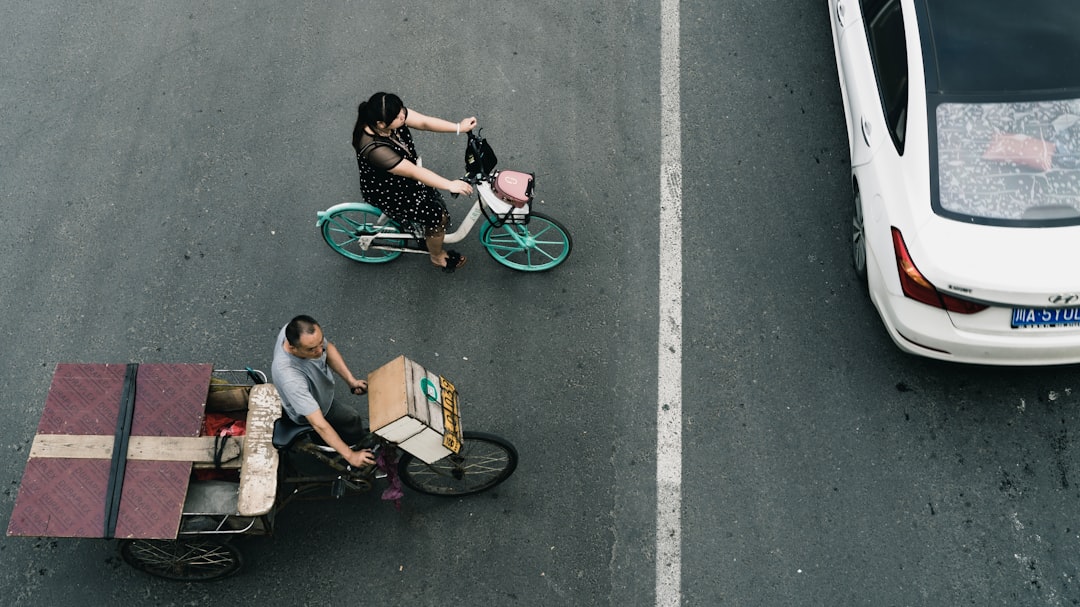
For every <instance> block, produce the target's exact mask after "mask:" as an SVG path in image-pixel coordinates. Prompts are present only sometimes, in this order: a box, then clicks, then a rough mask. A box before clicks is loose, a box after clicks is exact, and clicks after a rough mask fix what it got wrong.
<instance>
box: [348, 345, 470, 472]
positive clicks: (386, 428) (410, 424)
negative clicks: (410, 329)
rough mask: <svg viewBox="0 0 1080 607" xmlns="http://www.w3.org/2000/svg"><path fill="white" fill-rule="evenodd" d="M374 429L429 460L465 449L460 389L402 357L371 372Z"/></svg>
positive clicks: (369, 384)
mask: <svg viewBox="0 0 1080 607" xmlns="http://www.w3.org/2000/svg"><path fill="white" fill-rule="evenodd" d="M367 381H368V419H369V421H370V423H371V430H372V432H374V433H375V434H378V435H379V436H381V437H383V438H385V439H386V440H388V441H390V442H393V443H397V445H398V446H399V447H401V448H402V449H404V450H405V451H407V452H409V453H411V454H412V455H413V456H415V457H416V458H418V459H420V460H421V461H423V462H424V463H426V464H431V463H434V462H436V461H438V460H440V459H442V458H444V457H446V456H448V455H450V454H452V453H458V452H460V451H461V441H462V434H461V419H460V414H459V411H458V397H457V390H456V389H455V388H454V384H452V383H450V382H449V381H448V380H447V379H446V378H445V377H442V376H440V375H436V374H435V373H431V372H429V371H428V370H426V369H424V367H422V366H420V365H419V364H417V363H415V362H413V361H411V360H409V359H408V358H405V357H404V356H399V357H397V358H395V359H394V360H392V361H390V362H388V363H386V364H385V365H383V366H382V367H379V368H378V369H376V370H374V371H372V372H371V373H369V374H368V380H367Z"/></svg>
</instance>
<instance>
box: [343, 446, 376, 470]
mask: <svg viewBox="0 0 1080 607" xmlns="http://www.w3.org/2000/svg"><path fill="white" fill-rule="evenodd" d="M344 457H345V461H347V462H349V465H350V466H352V467H353V468H363V467H364V466H370V465H372V464H374V463H375V455H373V454H372V453H371V450H370V449H363V450H360V451H349V453H348V454H347V455H345V456H344Z"/></svg>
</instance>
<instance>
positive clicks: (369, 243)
mask: <svg viewBox="0 0 1080 607" xmlns="http://www.w3.org/2000/svg"><path fill="white" fill-rule="evenodd" d="M475 185H476V187H475V190H476V194H477V197H476V201H475V202H474V203H473V205H472V207H471V208H470V209H469V212H468V213H467V214H466V215H465V219H464V220H463V221H462V222H461V224H460V225H458V228H457V229H456V230H454V231H453V232H450V233H449V234H447V235H446V238H445V239H444V240H443V243H444V244H456V243H459V242H461V241H462V240H464V239H465V237H466V236H468V235H469V232H471V231H472V229H473V226H475V225H476V224H477V222H478V221H479V220H480V218H481V216H483V215H484V209H485V208H486V209H487V212H489V213H491V214H492V215H493V216H496V217H500V218H503V219H505V220H506V221H508V222H510V223H525V222H527V221H528V219H529V205H525V206H524V207H522V208H514V207H513V206H512V205H510V204H507V203H506V202H503V201H502V200H501V199H499V197H498V196H496V195H495V191H494V190H493V189H492V187H491V183H490V182H489V181H486V180H484V181H480V182H478V183H476V184H475ZM331 210H332V209H331ZM320 215H321V214H320ZM389 221H390V218H389V217H387V216H386V214H385V213H383V214H382V215H381V216H380V217H379V220H378V221H377V222H376V224H375V225H376V227H380V228H382V227H383V226H386V224H387V223H388V222H389ZM513 237H514V239H515V240H516V241H517V243H518V244H519V245H521V246H524V245H525V241H524V239H522V238H521V237H520V236H518V235H517V234H513ZM376 239H380V240H404V241H406V242H415V243H417V244H415V245H413V246H398V247H395V246H391V245H386V244H374V241H375V240H376ZM422 240H423V238H422V237H419V236H417V235H416V234H413V233H412V232H398V231H394V230H390V229H387V231H382V232H379V233H378V234H371V235H368V236H360V237H359V238H357V244H359V245H360V248H361V249H362V250H364V251H367V250H369V249H378V250H380V251H401V252H403V253H427V249H426V247H420V244H419V243H420V241H422Z"/></svg>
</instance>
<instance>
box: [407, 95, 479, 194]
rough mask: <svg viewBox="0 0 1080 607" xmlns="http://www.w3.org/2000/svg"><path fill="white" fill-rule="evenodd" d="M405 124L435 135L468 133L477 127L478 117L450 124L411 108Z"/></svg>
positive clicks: (447, 121)
mask: <svg viewBox="0 0 1080 607" xmlns="http://www.w3.org/2000/svg"><path fill="white" fill-rule="evenodd" d="M405 124H406V125H407V126H408V127H409V128H414V129H420V130H421V131H431V132H433V133H467V132H468V131H471V130H473V127H475V126H476V117H475V116H472V117H469V118H464V119H462V120H460V121H458V122H450V121H449V120H443V119H442V118H435V117H434V116H425V115H424V114H421V113H420V112H417V111H416V110H413V109H412V108H409V112H408V115H406V116H405ZM428 185H430V184H428ZM432 187H435V186H432ZM443 189H445V188H443Z"/></svg>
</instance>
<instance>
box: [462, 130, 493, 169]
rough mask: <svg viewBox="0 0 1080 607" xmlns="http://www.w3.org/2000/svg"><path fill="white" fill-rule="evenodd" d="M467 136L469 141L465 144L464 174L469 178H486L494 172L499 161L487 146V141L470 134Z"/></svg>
mask: <svg viewBox="0 0 1080 607" xmlns="http://www.w3.org/2000/svg"><path fill="white" fill-rule="evenodd" d="M468 135H469V141H468V143H466V144H465V173H466V174H468V175H469V176H471V177H486V176H487V175H489V174H491V171H493V170H495V164H496V163H498V162H499V159H498V158H497V157H496V156H495V151H494V150H492V149H491V146H490V145H488V142H487V139H484V138H483V137H480V136H479V135H474V134H472V132H470V133H469V134H468Z"/></svg>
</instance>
